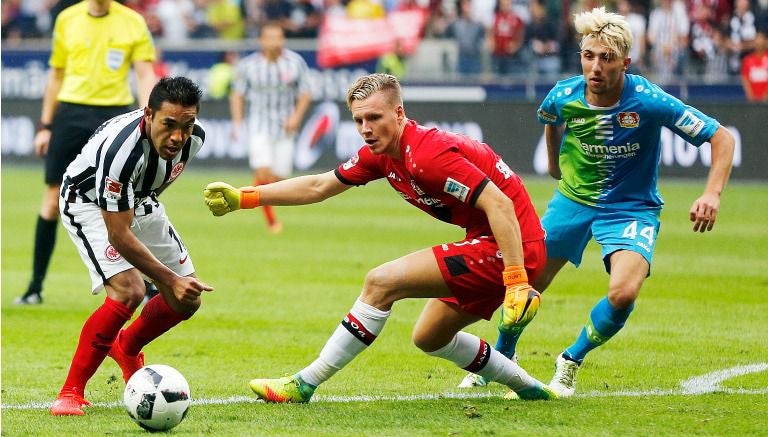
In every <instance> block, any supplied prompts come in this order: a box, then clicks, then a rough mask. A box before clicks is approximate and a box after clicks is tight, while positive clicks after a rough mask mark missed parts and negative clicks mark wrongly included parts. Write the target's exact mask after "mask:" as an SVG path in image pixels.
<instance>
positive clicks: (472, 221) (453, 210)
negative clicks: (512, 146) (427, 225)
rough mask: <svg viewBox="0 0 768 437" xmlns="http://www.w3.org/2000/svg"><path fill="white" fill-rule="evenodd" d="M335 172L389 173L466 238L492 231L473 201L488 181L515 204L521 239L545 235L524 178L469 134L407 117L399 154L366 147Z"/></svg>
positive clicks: (364, 179)
mask: <svg viewBox="0 0 768 437" xmlns="http://www.w3.org/2000/svg"><path fill="white" fill-rule="evenodd" d="M336 177H338V178H339V180H340V181H341V182H342V183H344V184H347V185H364V184H366V183H368V182H370V181H373V180H376V179H380V178H386V179H387V181H389V184H390V185H392V187H393V188H394V189H395V191H397V192H398V193H399V194H400V196H402V197H403V199H405V200H406V201H407V202H408V203H410V204H412V205H414V206H416V207H417V208H419V209H421V210H423V211H425V212H426V213H428V214H429V215H431V216H433V217H435V218H437V219H440V220H442V221H445V222H448V223H452V224H454V225H457V226H461V227H462V228H465V229H466V230H467V236H468V237H477V236H482V235H486V236H491V235H493V234H492V232H491V227H490V225H489V224H488V218H487V217H486V216H485V213H484V212H483V211H481V210H479V209H477V208H475V206H474V204H475V201H476V200H477V198H478V196H479V195H480V193H481V192H482V191H483V189H484V188H485V186H486V185H487V184H488V182H493V183H494V184H496V186H498V187H499V189H501V191H503V192H504V193H505V194H506V195H507V196H508V197H509V198H510V199H512V201H513V203H514V205H515V213H516V215H517V221H518V222H519V223H520V231H521V234H522V241H523V242H528V241H535V240H540V239H543V238H544V231H543V230H542V228H541V223H540V222H539V217H538V216H537V215H536V210H535V209H534V207H533V204H532V203H531V199H530V197H529V196H528V192H527V191H526V190H525V187H524V186H523V182H522V180H521V179H520V177H519V176H518V175H517V174H515V173H514V172H513V171H512V170H511V169H510V168H509V166H507V164H506V163H504V161H503V160H502V159H501V157H500V156H499V155H497V154H496V152H494V151H493V149H491V148H490V146H488V145H487V144H484V143H481V142H479V141H476V140H473V139H471V138H469V137H467V136H465V135H459V134H454V133H450V132H445V131H442V130H440V129H437V128H428V127H425V126H421V125H419V124H417V123H416V122H415V121H413V120H408V121H407V122H406V125H405V128H404V130H403V136H402V138H401V139H400V159H394V158H392V157H391V156H387V155H374V154H373V153H372V152H371V150H370V149H369V148H368V146H363V147H362V148H360V150H359V151H358V152H357V155H355V156H353V157H352V158H350V159H349V160H348V161H347V162H345V163H343V164H341V165H340V166H339V167H338V168H337V169H336Z"/></svg>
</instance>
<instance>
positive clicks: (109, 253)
mask: <svg viewBox="0 0 768 437" xmlns="http://www.w3.org/2000/svg"><path fill="white" fill-rule="evenodd" d="M104 256H105V257H107V259H108V260H109V261H117V260H119V259H120V257H121V255H120V252H118V251H117V249H115V247H114V246H112V245H111V244H110V245H109V246H107V248H106V249H105V250H104Z"/></svg>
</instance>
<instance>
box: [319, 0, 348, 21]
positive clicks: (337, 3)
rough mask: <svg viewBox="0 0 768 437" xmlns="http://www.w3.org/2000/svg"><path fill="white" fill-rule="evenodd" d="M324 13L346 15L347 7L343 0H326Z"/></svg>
mask: <svg viewBox="0 0 768 437" xmlns="http://www.w3.org/2000/svg"><path fill="white" fill-rule="evenodd" d="M323 15H325V16H328V17H330V16H334V17H346V16H347V8H346V6H344V3H343V2H342V1H341V0H325V1H324V11H323Z"/></svg>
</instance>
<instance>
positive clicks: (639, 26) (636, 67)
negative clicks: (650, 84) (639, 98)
mask: <svg viewBox="0 0 768 437" xmlns="http://www.w3.org/2000/svg"><path fill="white" fill-rule="evenodd" d="M616 7H617V9H618V12H619V14H621V15H623V16H624V19H625V20H626V21H627V24H628V25H629V30H630V31H631V32H632V41H633V44H632V47H631V48H630V49H629V58H630V59H632V63H631V64H629V69H628V70H627V72H629V73H632V74H642V73H643V70H644V69H645V47H646V44H645V29H646V24H647V23H646V20H645V16H643V14H640V13H639V12H637V10H636V9H635V6H634V5H633V4H632V2H630V1H629V0H620V1H619V3H618V4H617V5H616Z"/></svg>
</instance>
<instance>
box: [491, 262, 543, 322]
mask: <svg viewBox="0 0 768 437" xmlns="http://www.w3.org/2000/svg"><path fill="white" fill-rule="evenodd" d="M502 275H503V278H504V285H505V286H506V287H507V291H506V294H505V296H504V304H503V306H502V311H501V320H499V330H500V331H504V332H511V331H512V330H513V329H516V328H517V329H522V328H524V327H525V326H526V325H527V324H529V323H531V320H533V318H534V317H535V316H536V312H537V311H538V310H539V304H540V303H541V295H540V294H539V292H538V291H536V290H534V289H533V287H531V286H530V284H528V275H527V274H526V272H525V267H523V266H507V268H505V269H504V272H502Z"/></svg>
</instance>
